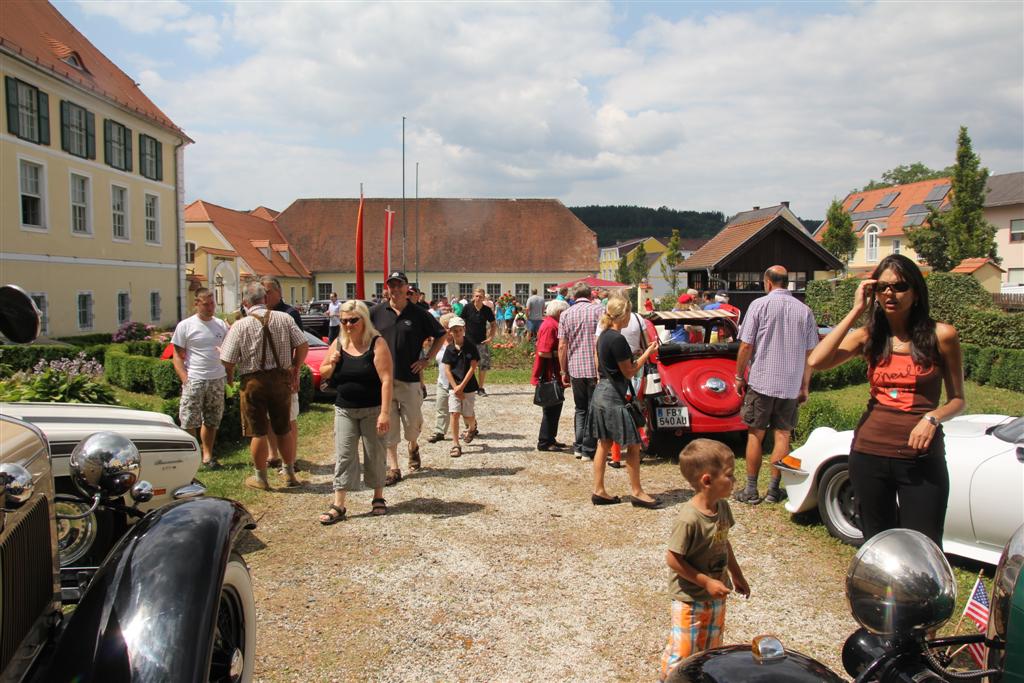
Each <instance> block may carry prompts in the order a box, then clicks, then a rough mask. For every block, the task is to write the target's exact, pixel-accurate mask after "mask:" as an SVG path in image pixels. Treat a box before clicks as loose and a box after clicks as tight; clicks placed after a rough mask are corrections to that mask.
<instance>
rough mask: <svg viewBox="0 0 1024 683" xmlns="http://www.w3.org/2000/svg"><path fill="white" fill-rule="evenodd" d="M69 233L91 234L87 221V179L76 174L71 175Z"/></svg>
mask: <svg viewBox="0 0 1024 683" xmlns="http://www.w3.org/2000/svg"><path fill="white" fill-rule="evenodd" d="M71 233H72V234H74V235H91V234H92V225H91V221H90V220H89V179H88V178H87V177H85V176H84V175H78V174H77V173H72V174H71Z"/></svg>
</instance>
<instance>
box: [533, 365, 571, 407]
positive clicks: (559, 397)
mask: <svg viewBox="0 0 1024 683" xmlns="http://www.w3.org/2000/svg"><path fill="white" fill-rule="evenodd" d="M544 361H545V362H544V370H543V371H542V372H541V377H540V379H539V380H538V381H537V388H536V389H534V391H533V404H534V405H537V406H540V407H541V408H550V407H552V406H556V405H558V404H559V403H562V402H563V401H565V388H564V387H562V382H561V381H560V380H559V379H558V378H557V377H555V376H554V375H553V373H551V372H549V371H550V363H551V361H550V359H547V358H545V359H544ZM545 376H550V377H551V379H550V380H545V379H544V377H545Z"/></svg>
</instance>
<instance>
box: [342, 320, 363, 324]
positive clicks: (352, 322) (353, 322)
mask: <svg viewBox="0 0 1024 683" xmlns="http://www.w3.org/2000/svg"><path fill="white" fill-rule="evenodd" d="M361 320H362V318H341V324H342V325H355V324H356V323H358V322H360V321H361Z"/></svg>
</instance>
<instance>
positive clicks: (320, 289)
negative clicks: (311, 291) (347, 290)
mask: <svg viewBox="0 0 1024 683" xmlns="http://www.w3.org/2000/svg"><path fill="white" fill-rule="evenodd" d="M352 289H353V291H355V285H352ZM333 291H334V283H333V282H318V283H316V298H317V299H330V298H331V292H333Z"/></svg>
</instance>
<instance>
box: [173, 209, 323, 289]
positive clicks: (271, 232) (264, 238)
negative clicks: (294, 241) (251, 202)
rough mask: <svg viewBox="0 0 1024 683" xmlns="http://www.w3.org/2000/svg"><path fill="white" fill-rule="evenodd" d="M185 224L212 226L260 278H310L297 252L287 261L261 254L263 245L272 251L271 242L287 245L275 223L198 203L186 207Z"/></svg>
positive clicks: (211, 251) (278, 255)
mask: <svg viewBox="0 0 1024 683" xmlns="http://www.w3.org/2000/svg"><path fill="white" fill-rule="evenodd" d="M185 222H186V223H213V225H214V227H215V228H217V230H218V232H220V234H221V235H223V236H224V239H226V240H227V241H228V242H229V243H230V244H231V246H232V247H234V249H235V252H237V255H238V256H239V257H240V258H242V259H243V260H244V261H245V262H246V263H248V264H249V267H250V268H252V269H254V270H255V271H256V274H257V275H260V276H263V275H274V276H277V277H301V278H308V277H309V276H310V274H309V269H308V268H307V267H306V265H305V263H304V262H303V260H302V259H301V258H299V255H298V254H296V253H295V250H294V249H292V250H290V252H289V260H288V261H286V260H285V259H284V257H283V256H282V255H281V253H280V251H274V250H271V251H270V257H269V258H267V257H266V256H264V255H263V252H262V251H260V249H259V247H260V246H263V247H264V248H269V247H270V244H271V242H274V243H276V244H286V243H287V240H286V239H285V238H284V235H282V234H281V231H280V230H278V226H277V224H276V223H275V222H274V221H270V220H266V219H264V218H260V217H258V216H255V215H253V214H252V213H249V212H246V211H235V210H234V209H227V208H225V207H223V206H217V205H216V204H211V203H210V202H204V201H202V200H196V201H194V202H192V203H191V204H189V205H188V206H186V207H185ZM198 248H199V247H197V249H198ZM205 249H206V251H207V252H209V253H211V254H212V253H215V252H216V251H225V250H216V249H210V248H205ZM235 252H228V253H235Z"/></svg>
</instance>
